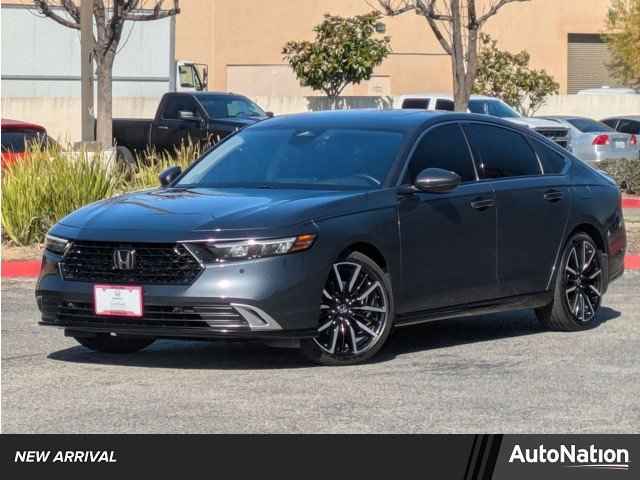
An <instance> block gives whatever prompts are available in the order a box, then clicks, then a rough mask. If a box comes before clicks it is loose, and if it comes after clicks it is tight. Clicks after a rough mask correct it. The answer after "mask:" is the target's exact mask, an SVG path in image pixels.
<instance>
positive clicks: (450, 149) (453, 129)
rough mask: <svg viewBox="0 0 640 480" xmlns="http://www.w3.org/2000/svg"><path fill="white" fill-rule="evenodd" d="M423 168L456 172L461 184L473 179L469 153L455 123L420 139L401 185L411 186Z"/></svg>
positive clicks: (434, 130)
mask: <svg viewBox="0 0 640 480" xmlns="http://www.w3.org/2000/svg"><path fill="white" fill-rule="evenodd" d="M425 168H442V169H444V170H449V171H451V172H455V173H457V174H458V175H460V178H461V179H462V181H463V182H470V181H473V180H475V179H476V173H475V171H474V169H473V161H472V159H471V154H470V152H469V148H468V147H467V142H466V140H465V138H464V135H463V134H462V130H461V129H460V126H459V125H458V124H455V123H450V124H447V125H442V126H438V127H434V128H433V129H431V130H429V131H428V132H427V133H426V134H425V135H424V136H423V137H422V139H421V140H420V142H419V143H418V145H417V147H416V149H415V151H414V152H413V155H412V156H411V161H410V162H409V168H408V170H407V174H406V175H405V181H404V183H407V184H413V183H414V182H415V180H416V177H417V176H418V174H419V173H420V172H421V171H422V170H424V169H425Z"/></svg>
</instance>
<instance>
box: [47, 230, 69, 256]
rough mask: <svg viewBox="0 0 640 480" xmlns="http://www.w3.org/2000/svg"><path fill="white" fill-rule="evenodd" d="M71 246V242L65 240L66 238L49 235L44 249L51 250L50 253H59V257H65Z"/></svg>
mask: <svg viewBox="0 0 640 480" xmlns="http://www.w3.org/2000/svg"><path fill="white" fill-rule="evenodd" d="M68 245H69V240H65V239H64V238H60V237H54V236H53V235H48V234H47V236H46V237H45V240H44V248H45V249H47V250H49V251H50V252H53V253H57V254H58V255H64V252H65V251H66V250H67V246H68Z"/></svg>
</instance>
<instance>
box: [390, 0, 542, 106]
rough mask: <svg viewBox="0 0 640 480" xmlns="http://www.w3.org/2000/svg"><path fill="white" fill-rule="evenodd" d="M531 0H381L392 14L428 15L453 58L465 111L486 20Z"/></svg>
mask: <svg viewBox="0 0 640 480" xmlns="http://www.w3.org/2000/svg"><path fill="white" fill-rule="evenodd" d="M528 1H529V0H486V1H485V2H484V3H486V4H487V7H486V8H485V9H484V11H483V12H480V11H479V9H478V7H477V5H476V3H477V0H378V3H379V4H380V6H381V7H382V9H383V11H384V13H385V14H386V15H389V16H396V15H401V14H403V13H406V12H410V11H413V12H414V13H415V14H416V15H420V16H422V17H424V19H425V20H426V21H427V23H428V24H429V27H430V28H431V30H432V31H433V33H434V35H435V36H436V39H437V40H438V42H439V43H440V46H441V47H442V49H443V50H444V51H445V52H446V53H447V54H448V55H449V56H450V57H451V70H452V73H453V98H454V103H455V109H456V111H459V112H465V111H466V110H467V107H468V105H469V97H470V96H471V90H472V87H473V82H474V79H475V77H476V71H477V68H478V35H479V34H480V31H481V29H482V27H484V25H485V23H487V21H488V20H489V19H490V18H491V17H493V16H494V15H497V13H498V12H499V11H500V10H501V9H502V7H504V6H505V5H507V4H509V3H514V2H528Z"/></svg>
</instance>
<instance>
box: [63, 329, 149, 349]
mask: <svg viewBox="0 0 640 480" xmlns="http://www.w3.org/2000/svg"><path fill="white" fill-rule="evenodd" d="M75 339H76V341H77V342H78V343H79V344H80V345H82V346H83V347H86V348H88V349H89V350H93V351H94V352H102V353H134V352H137V351H139V350H142V349H143V348H145V347H148V346H149V345H151V344H152V343H153V342H154V339H153V338H148V337H125V336H115V337H114V336H111V335H109V334H108V333H100V334H98V335H96V336H95V337H75Z"/></svg>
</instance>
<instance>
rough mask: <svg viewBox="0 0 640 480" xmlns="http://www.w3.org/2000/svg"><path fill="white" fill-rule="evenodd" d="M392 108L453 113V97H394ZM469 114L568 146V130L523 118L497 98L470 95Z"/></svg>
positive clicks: (443, 95) (433, 95) (425, 95)
mask: <svg viewBox="0 0 640 480" xmlns="http://www.w3.org/2000/svg"><path fill="white" fill-rule="evenodd" d="M394 108H415V109H419V110H449V111H453V109H454V103H453V97H452V96H451V95H447V94H439V93H418V94H413V95H402V96H400V97H396V99H395V104H394ZM469 112H471V113H480V114H483V115H493V116H495V117H500V118H504V119H505V120H508V121H510V122H513V123H517V124H518V125H524V126H526V127H529V128H531V129H533V130H535V131H537V132H539V133H541V134H542V135H544V136H545V137H547V138H549V139H550V140H553V141H554V142H556V143H557V144H558V145H560V146H562V147H564V148H567V147H568V146H569V129H568V128H565V127H562V126H559V125H558V123H557V122H552V121H549V120H544V119H541V118H529V117H523V116H522V115H520V114H519V113H518V112H516V111H515V110H514V109H513V108H511V107H510V106H509V105H507V104H506V103H504V102H503V101H502V100H500V99H499V98H495V97H486V96H484V95H471V99H470V100H469Z"/></svg>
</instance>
